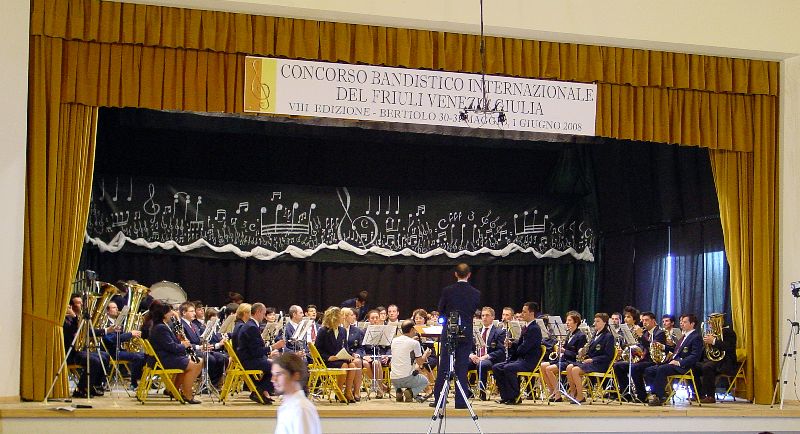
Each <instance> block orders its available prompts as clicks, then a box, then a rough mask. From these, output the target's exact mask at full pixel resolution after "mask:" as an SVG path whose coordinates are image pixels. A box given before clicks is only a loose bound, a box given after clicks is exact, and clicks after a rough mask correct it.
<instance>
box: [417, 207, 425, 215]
mask: <svg viewBox="0 0 800 434" xmlns="http://www.w3.org/2000/svg"><path fill="white" fill-rule="evenodd" d="M420 214H422V215H424V214H425V205H418V206H417V217H419V215H420Z"/></svg>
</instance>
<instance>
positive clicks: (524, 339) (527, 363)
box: [508, 322, 542, 370]
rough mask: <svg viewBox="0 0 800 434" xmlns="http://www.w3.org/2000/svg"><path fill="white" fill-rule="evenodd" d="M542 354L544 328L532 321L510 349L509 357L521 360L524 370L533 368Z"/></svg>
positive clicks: (513, 359)
mask: <svg viewBox="0 0 800 434" xmlns="http://www.w3.org/2000/svg"><path fill="white" fill-rule="evenodd" d="M541 356H542V330H541V329H540V328H539V325H538V324H536V322H531V323H530V324H528V326H527V327H525V330H524V331H523V333H522V336H520V337H519V340H518V341H517V342H515V343H514V344H513V345H511V348H509V349H508V357H509V359H511V360H512V361H521V362H522V365H523V366H522V367H523V370H531V369H533V368H534V367H536V364H537V363H539V358H540V357H541Z"/></svg>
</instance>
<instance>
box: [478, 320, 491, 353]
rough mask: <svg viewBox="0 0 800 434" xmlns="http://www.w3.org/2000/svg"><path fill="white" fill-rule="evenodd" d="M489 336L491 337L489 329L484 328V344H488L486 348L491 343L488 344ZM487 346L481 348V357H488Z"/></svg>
mask: <svg viewBox="0 0 800 434" xmlns="http://www.w3.org/2000/svg"><path fill="white" fill-rule="evenodd" d="M488 335H489V327H484V328H483V343H484V344H486V346H488V345H489V342H486V338H487V337H488ZM486 346H484V347H483V348H481V354H480V356H481V357H483V356H485V355H486Z"/></svg>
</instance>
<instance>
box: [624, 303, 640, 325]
mask: <svg viewBox="0 0 800 434" xmlns="http://www.w3.org/2000/svg"><path fill="white" fill-rule="evenodd" d="M639 317H640V314H639V309H637V308H635V307H633V306H625V307H624V308H622V320H623V321H624V322H625V324H627V325H628V327H629V328H630V329H631V330H633V328H634V327H640V326H641V324H640V322H639Z"/></svg>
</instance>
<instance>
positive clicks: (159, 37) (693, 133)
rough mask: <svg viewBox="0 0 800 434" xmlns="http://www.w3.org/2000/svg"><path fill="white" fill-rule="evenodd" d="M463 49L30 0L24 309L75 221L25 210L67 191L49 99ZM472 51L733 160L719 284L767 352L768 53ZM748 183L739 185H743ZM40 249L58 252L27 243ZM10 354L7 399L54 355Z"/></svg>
mask: <svg viewBox="0 0 800 434" xmlns="http://www.w3.org/2000/svg"><path fill="white" fill-rule="evenodd" d="M478 46H479V38H478V37H477V36H474V35H461V34H453V33H444V32H433V31H423V30H410V29H395V28H385V27H378V26H364V25H351V24H342V23H328V22H318V21H310V20H301V19H291V18H275V17H263V16H253V15H244V14H234V13H224V12H209V11H196V10H186V9H176V8H167V7H159V6H147V5H133V4H125V3H117V2H102V1H97V0H32V3H31V66H30V77H31V89H30V101H31V106H30V122H29V150H30V152H31V155H30V156H29V163H28V176H29V179H28V184H29V189H28V192H27V195H28V196H27V197H28V204H27V208H26V209H27V211H28V214H29V216H28V219H27V221H26V229H25V230H26V252H25V258H26V259H25V260H26V262H25V264H26V269H25V272H26V279H25V285H24V288H25V294H24V297H25V299H24V302H25V303H26V309H27V306H28V304H30V303H32V301H31V298H30V297H32V295H31V294H32V288H34V287H37V288H38V287H41V285H40V284H42V285H44V286H45V287H48V288H51V287H53V285H54V284H56V283H57V282H53V281H50V280H49V279H50V277H49V276H52V275H53V273H61V274H58V275H59V279H61V281H67V280H68V279H69V278H71V277H72V273H73V272H74V263H71V262H70V259H69V258H70V256H69V255H61V254H60V248H61V246H62V243H63V242H66V241H69V242H72V243H80V240H81V237H82V233H83V232H82V231H83V227H81V229H80V231H76V230H73V229H74V228H73V227H66V226H62V228H61V230H60V231H57V233H53V232H49V231H51V230H52V227H49V226H48V225H47V221H46V220H45V219H44V218H38V219H37V218H32V216H33V217H36V215H37V213H40V212H41V211H40V209H41V208H40V207H41V206H43V204H45V203H48V204H49V202H46V200H51V199H52V198H54V197H59V195H66V194H67V193H69V194H77V191H78V190H75V185H73V184H61V183H60V184H57V185H56V184H49V183H48V181H47V180H48V179H49V178H48V176H49V173H48V172H47V170H42V169H43V168H42V165H41V161H53V162H54V163H53V164H55V162H57V161H60V159H59V155H60V154H59V152H67V150H64V149H61V148H60V147H58V146H56V145H57V144H60V142H59V137H58V133H57V132H58V131H60V130H59V129H58V128H59V127H60V125H61V124H60V119H61V111H60V110H61V105H62V104H79V105H83V106H89V107H100V106H115V107H141V108H149V109H169V110H185V111H211V112H226V113H241V112H242V111H243V101H242V94H243V84H242V81H243V76H244V72H243V70H242V69H243V68H244V56H245V55H261V56H277V57H287V58H301V59H311V60H325V61H337V62H350V63H365V64H374V65H387V66H399V67H412V68H426V69H440V70H448V71H456V72H477V71H479V70H480V55H479V52H478ZM487 53H488V54H487V72H488V73H491V74H502V75H511V76H519V77H529V78H544V79H558V80H567V81H580V82H596V83H598V113H597V123H596V126H597V134H598V135H599V136H603V137H610V138H619V139H632V140H644V141H655V142H664V143H679V144H682V145H693V146H703V147H707V148H710V149H712V150H714V151H713V153H712V154H713V155H726V158H727V159H735V164H734V163H730V164H729V165H728V166H726V167H728V168H726V169H725V170H724V171H723V169H722V168H720V167H718V166H719V164H721V163H719V164H718V162H717V157H713V158H715V162H714V167H715V175H716V178H715V179H716V182H717V189H718V191H719V192H720V207H721V214H722V220H723V227H724V228H726V233H725V235H726V240H725V241H726V249H727V252H728V257H729V262H730V264H731V276H732V282H734V281H735V282H738V283H732V288H731V291H732V293H733V297H732V300H733V301H732V305H733V309H734V311H735V312H738V313H735V320H736V321H737V325H736V327H737V331H739V332H740V334H741V335H742V336H743V337H744V339H742V341H743V346H744V347H746V348H748V355H751V356H754V355H755V354H761V355H762V356H761V358H758V359H755V360H756V362H758V363H762V362H763V360H767V359H768V358H771V357H774V354H775V353H776V351H775V348H776V346H775V338H774V332H773V330H772V324H771V322H769V321H759V322H758V323H753V321H752V316H749V315H751V313H750V312H749V310H752V311H756V312H766V311H770V312H771V311H774V310H775V304H774V303H775V297H774V290H773V288H774V285H773V284H772V282H773V280H774V275H776V274H775V273H776V266H775V261H774V259H775V244H776V243H775V237H776V234H777V232H776V228H775V219H774V209H776V208H775V207H776V206H777V204H776V199H775V195H774V192H775V185H776V168H775V155H776V148H777V140H776V138H775V133H776V131H777V126H776V124H775V121H774V119H775V113H776V112H777V104H778V98H777V95H778V70H779V67H778V64H777V63H776V62H764V61H755V60H743V59H729V58H721V57H713V56H699V55H689V54H678V53H667V52H659V51H648V50H633V49H623V48H610V47H598V46H588V45H579V44H566V43H552V42H538V41H525V40H517V39H511V38H487ZM76 126H77V128H79V129H80V128H82V124H81V123H77V124H76ZM64 145H72V146H79V144H77V143H74V142H73V143H71V144H64ZM73 152H74V151H73ZM734 157H735V158H734ZM32 158H33V159H37V158H38V160H37V161H38V162H37V161H33V160H32ZM748 158H749V160H748ZM43 159H44V160H43ZM747 161H751V163H750V164H748V163H747ZM84 163H85V164H86V166H84V167H81V168H80V169H81V170H88V173H91V162H90V161H88V160H87V161H84ZM49 168H50V166H49V165H48V166H46V167H45V168H44V169H49ZM723 172H724V173H725V174H726V175H724V176H723ZM740 174H741V175H740ZM88 180H89V178H86V179H85V182H87V184H86V185H85V187H86V188H88ZM748 182H751V183H752V185H753V188H752V189H748V188H746V187H744V185H749V184H747V183H748ZM31 185H47V186H48V187H50V186H52V190H43V189H42V188H43V187H40V188H39V189H31V188H30V186H31ZM57 193H58V194H57ZM745 193H747V195H746V197H745ZM733 194H735V195H736V198H737V199H739V200H736V201H734V200H732V196H730V195H733ZM73 199H74V200H75V202H73V203H75V204H77V205H80V207H84V206H86V203H88V202H87V201H88V196H83V197H77V196H76V197H74V198H73ZM81 200H82V201H84V202H86V203H84V202H81ZM76 209H77V208H76ZM84 213H85V212H84ZM743 214H744V215H746V216H750V219H749V220H743V219H742V218H741V215H743ZM734 218H735V219H736V220H732V219H734ZM84 223H85V222H84ZM756 226H757V228H756V229H753V230H752V235H751V238H746V237H744V238H738V239H737V238H735V234H736V233H737V231H736V230H734V229H735V228H739V232H742V231H743V232H747V231H748V230H751V227H754V228H755V227H756ZM732 234H734V235H732ZM734 246H740V249H739V250H736V249H735V248H734ZM55 251H58V252H59V255H55V254H53V253H50V254H53V255H54V256H51V257H47V258H44V259H42V258H41V257H40V256H38V254H39V253H40V252H55ZM748 252H749V253H748ZM748 254H750V255H751V256H750V257H749V258H748V256H747V255H748ZM34 257H35V258H36V259H37V260H36V261H34V260H33V259H32V258H34ZM32 276H35V277H36V279H37V281H36V282H34V281H33V280H34V278H33V277H32ZM41 279H48V280H41ZM54 290H56V291H62V292H63V291H66V290H67V289H66V288H63V287H62V288H57V289H54ZM29 292H30V293H31V294H29ZM58 294H62V293H60V292H58V293H54V297H56V296H58ZM62 298H63V296H62V297H60V298H59V299H58V300H57V301H59V302H60V301H62V300H61V299H62ZM747 303H749V304H750V305H751V306H752V308H751V309H748V308H747V306H748V304H747ZM62 308H63V307H59V309H62ZM29 311H30V312H32V311H33V309H30V310H26V312H29ZM55 316H58V315H54V317H53V318H55ZM746 317H747V318H746ZM748 318H749V319H748ZM37 336H38V335H37ZM32 339H33V335H31V334H27V333H23V352H25V351H31V352H32V351H33V348H32V347H33V341H32ZM756 340H757V341H758V345H757V346H756V345H755V343H754V341H756ZM755 349H758V351H757V352H756V351H755ZM58 354H59V352H58V351H57V352H56V353H54V354H53V357H56V358H57V357H58ZM61 354H62V355H63V353H61ZM762 358H763V360H762ZM23 360H30V361H31V363H32V364H33V365H31V366H29V365H26V364H25V363H23V379H22V383H23V387H22V396H23V397H24V398H28V399H33V397H34V396H39V395H35V394H34V393H33V392H32V390H33V389H35V388H34V387H33V382H34V379H37V380H38V378H41V377H36V376H35V374H36V373H41V372H44V370H45V367H46V366H51V365H52V364H54V363H56V361H55V360H51V359H47V358H46V359H42V360H40V359H36V358H33V359H23ZM751 360H752V359H751ZM759 360H762V361H761V362H759ZM58 361H60V360H58ZM774 363H775V362H774V360H773V361H772V362H771V363H767V364H766V365H764V366H763V369H764V370H762V366H758V365H757V366H756V368H757V369H759V376H758V378H754V376H750V377H748V378H749V381H750V382H751V384H752V383H753V382H755V387H753V388H749V389H752V390H755V398H756V400H758V401H759V402H766V401H768V400H769V397H768V396H767V394H765V392H764V390H766V389H768V388H770V387H771V385H772V382H773V380H774ZM56 364H57V363H56ZM39 365H41V366H39ZM767 365H768V366H770V367H768V366H767ZM751 394H752V392H751Z"/></svg>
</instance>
